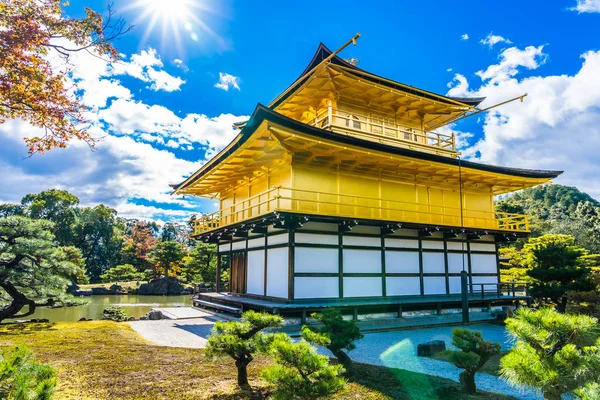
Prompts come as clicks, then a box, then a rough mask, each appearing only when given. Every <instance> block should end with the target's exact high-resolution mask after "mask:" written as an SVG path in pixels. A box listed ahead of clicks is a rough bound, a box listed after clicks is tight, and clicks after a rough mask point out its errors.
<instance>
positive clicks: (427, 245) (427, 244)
mask: <svg viewBox="0 0 600 400" xmlns="http://www.w3.org/2000/svg"><path fill="white" fill-rule="evenodd" d="M421 247H422V248H423V249H438V250H444V242H442V241H439V240H425V239H424V240H422V241H421Z"/></svg>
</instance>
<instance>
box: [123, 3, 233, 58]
mask: <svg viewBox="0 0 600 400" xmlns="http://www.w3.org/2000/svg"><path fill="white" fill-rule="evenodd" d="M124 11H131V12H135V13H137V16H136V20H135V22H134V24H135V25H137V26H140V27H142V28H144V35H143V37H142V40H141V43H142V45H143V44H145V43H146V42H147V41H148V40H149V38H150V36H152V35H156V34H157V33H159V34H160V36H161V46H162V47H163V48H166V47H172V46H173V45H174V46H175V49H176V50H177V52H178V53H183V47H184V42H185V41H189V40H191V41H193V42H199V41H200V40H201V39H203V38H206V37H209V38H211V39H213V40H215V41H216V42H217V44H218V45H219V46H223V40H222V38H221V37H220V36H219V35H217V34H216V33H215V32H214V31H213V30H212V29H211V28H210V27H209V26H208V25H207V24H206V23H205V22H204V21H203V20H202V17H203V16H204V17H205V15H206V14H209V13H213V14H214V13H215V12H216V10H215V9H214V8H211V7H210V6H208V4H207V0H134V1H132V3H131V4H130V5H128V6H127V7H125V9H124Z"/></svg>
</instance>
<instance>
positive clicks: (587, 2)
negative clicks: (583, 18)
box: [570, 0, 600, 13]
mask: <svg viewBox="0 0 600 400" xmlns="http://www.w3.org/2000/svg"><path fill="white" fill-rule="evenodd" d="M570 10H573V11H577V12H578V13H597V12H600V0H577V5H576V6H575V7H572V8H570Z"/></svg>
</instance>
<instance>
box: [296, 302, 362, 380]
mask: <svg viewBox="0 0 600 400" xmlns="http://www.w3.org/2000/svg"><path fill="white" fill-rule="evenodd" d="M311 316H312V317H313V318H315V319H316V320H317V321H319V322H321V323H322V324H323V326H322V327H320V328H312V327H311V328H310V329H311V330H313V331H314V332H318V333H319V334H321V335H324V336H325V337H326V338H327V340H328V343H327V344H326V345H324V346H325V347H326V348H327V349H329V351H331V353H333V355H334V356H335V358H337V360H338V362H340V363H341V364H342V365H343V366H344V369H345V370H346V374H347V375H351V374H352V359H350V356H348V354H347V353H346V352H347V351H351V350H354V349H355V348H356V345H355V344H354V342H355V341H356V340H359V339H362V338H363V335H362V333H360V329H359V327H358V326H357V325H356V323H355V322H354V321H346V320H344V318H343V317H342V313H341V312H340V311H339V310H338V309H335V308H326V309H325V310H323V312H322V313H314V314H312V315H311ZM303 332H304V331H303ZM303 337H304V339H305V340H307V341H308V342H310V343H313V344H320V343H315V341H314V338H315V336H314V335H307V334H303ZM344 350H346V351H344Z"/></svg>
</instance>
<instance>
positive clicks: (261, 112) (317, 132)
mask: <svg viewBox="0 0 600 400" xmlns="http://www.w3.org/2000/svg"><path fill="white" fill-rule="evenodd" d="M265 120H267V121H270V122H273V123H275V124H278V125H281V126H284V127H286V128H289V129H294V130H297V131H299V132H302V133H305V134H308V135H312V136H316V137H318V138H321V139H328V140H333V141H336V142H341V143H345V144H349V145H354V146H359V147H364V148H368V149H371V150H375V151H382V152H386V153H390V154H395V155H400V156H405V157H410V158H416V159H421V160H426V161H432V162H437V163H442V164H448V165H454V166H456V167H458V166H461V167H463V168H472V169H476V170H480V171H486V172H494V173H499V174H504V175H511V176H518V177H522V178H532V179H536V178H537V179H552V178H556V177H557V176H559V175H560V174H562V173H563V171H547V170H534V169H523V168H511V167H502V166H497V165H488V164H481V163H476V162H473V161H466V160H460V159H456V158H450V157H447V156H440V155H436V154H431V153H424V152H421V151H416V150H410V149H405V148H401V147H396V146H390V145H387V144H383V143H378V142H373V141H370V140H364V139H360V138H356V137H353V136H347V135H340V134H337V133H335V132H332V131H328V130H325V129H321V128H317V127H314V126H310V125H307V124H305V123H302V122H300V121H297V120H295V119H292V118H289V117H286V116H285V115H282V114H280V113H278V112H276V111H273V110H272V109H270V108H269V107H266V106H264V105H262V104H260V103H259V104H258V105H257V106H256V108H255V109H254V112H253V113H252V116H251V117H250V119H249V120H248V122H247V123H246V125H245V126H244V128H243V129H242V130H241V132H240V133H239V134H238V136H236V137H235V139H234V140H233V141H232V142H231V143H230V144H229V145H228V146H227V147H225V148H224V149H223V150H221V151H220V152H219V153H218V154H217V155H216V156H215V157H213V158H212V159H211V160H210V161H208V162H207V163H206V164H204V165H203V166H202V168H200V169H199V170H198V171H196V172H195V173H194V174H193V175H192V176H190V177H189V178H188V179H186V180H185V181H183V182H182V183H180V184H179V185H171V187H173V188H174V189H175V191H174V192H173V193H175V192H176V191H177V190H178V189H180V188H184V187H187V186H189V185H191V184H193V183H194V182H195V181H196V180H198V179H199V178H201V177H202V176H204V175H205V174H206V173H207V172H209V171H210V170H211V169H212V168H213V167H214V166H215V165H216V164H218V163H220V162H222V161H224V160H225V159H226V158H227V157H228V156H229V154H231V153H232V152H233V151H235V150H236V149H237V148H239V147H240V146H242V145H243V144H244V143H245V142H246V140H248V138H249V137H250V136H252V134H253V133H254V132H255V131H256V129H257V128H258V127H259V126H260V125H261V124H262V123H263V122H264V121H265Z"/></svg>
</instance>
